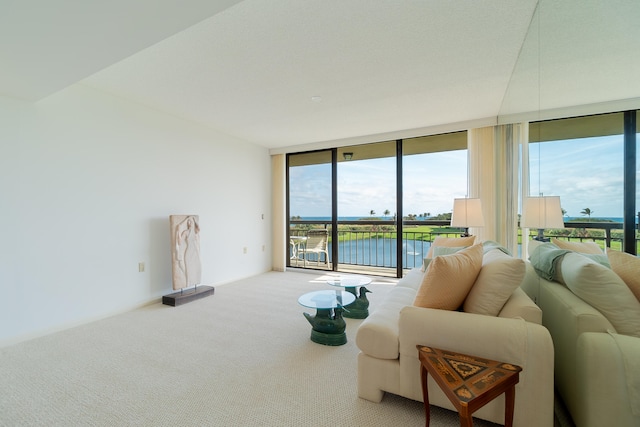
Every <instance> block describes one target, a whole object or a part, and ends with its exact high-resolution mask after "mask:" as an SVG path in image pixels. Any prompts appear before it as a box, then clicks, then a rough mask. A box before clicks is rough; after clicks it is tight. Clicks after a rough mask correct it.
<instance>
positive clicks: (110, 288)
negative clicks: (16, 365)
mask: <svg viewBox="0 0 640 427" xmlns="http://www.w3.org/2000/svg"><path fill="white" fill-rule="evenodd" d="M270 180H271V172H270V157H269V154H268V150H267V149H266V148H263V147H259V146H257V145H253V144H250V143H246V142H243V141H240V140H237V139H234V138H231V137H229V136H225V135H221V134H219V133H216V132H215V131H212V130H210V129H208V128H205V127H202V126H199V125H197V124H194V123H191V122H187V121H184V120H181V119H178V118H175V117H172V116H169V115H166V114H163V113H161V112H158V111H155V110H151V109H147V108H145V107H142V106H139V105H136V104H132V103H129V102H127V101H125V100H122V99H119V98H116V97H112V96H108V95H105V94H102V93H100V92H97V91H95V90H93V89H90V88H88V87H86V86H82V85H75V86H73V87H71V88H69V89H66V90H64V91H62V92H60V93H58V94H55V95H52V96H50V97H48V98H46V99H45V100H42V101H40V102H38V103H36V104H28V103H22V102H19V101H15V100H10V99H8V98H2V97H0V220H1V223H2V226H3V229H4V230H3V231H2V233H1V234H0V236H1V237H0V291H1V292H0V296H1V298H0V304H1V305H2V308H1V309H0V345H7V344H11V343H13V342H18V341H21V340H24V339H27V338H30V337H34V336H38V335H42V334H45V333H49V332H51V331H54V330H57V329H62V328H65V327H69V326H73V325H76V324H79V323H83V322H86V321H90V320H94V319H98V318H101V317H105V316H108V315H111V314H115V313H119V312H122V311H125V310H128V309H131V308H134V307H137V306H140V305H143V304H145V303H148V302H150V301H154V300H158V299H159V298H160V297H161V296H162V295H166V294H168V293H171V292H173V290H172V285H171V256H170V248H169V219H168V217H169V215H171V214H196V215H200V226H201V235H200V239H201V258H202V262H203V282H204V283H206V284H213V285H215V284H219V283H224V282H228V281H231V280H234V279H239V278H242V277H247V276H251V275H255V274H258V273H261V272H264V271H268V270H269V269H270V268H271V250H270V248H271V231H270V226H271V218H270V214H271V198H270V191H271V183H270ZM263 214H264V219H262V215H263ZM263 245H264V248H265V249H264V251H263ZM245 247H246V248H247V253H246V254H244V251H243V248H245ZM139 262H144V263H145V264H146V271H145V272H144V273H140V272H138V263H139ZM213 298H215V295H214V296H213ZM158 327H160V328H161V327H162V325H158Z"/></svg>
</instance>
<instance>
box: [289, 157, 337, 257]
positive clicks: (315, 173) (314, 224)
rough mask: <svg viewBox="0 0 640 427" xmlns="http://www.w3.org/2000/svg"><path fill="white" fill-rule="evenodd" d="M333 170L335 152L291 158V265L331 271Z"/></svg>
mask: <svg viewBox="0 0 640 427" xmlns="http://www.w3.org/2000/svg"><path fill="white" fill-rule="evenodd" d="M332 171H333V163H332V150H323V151H314V152H307V153H300V154H290V155H289V156H287V188H288V191H287V217H288V218H289V223H290V224H289V227H288V228H287V229H288V230H289V236H288V241H289V264H288V265H289V266H296V267H297V266H300V267H307V266H309V267H314V266H315V267H318V268H325V269H331V265H332V264H331V262H332V259H331V250H330V246H329V244H330V236H331V229H332V227H331V224H332V213H333V178H332V176H333V172H332ZM303 219H304V220H305V222H304V223H302V222H300V221H301V220H303ZM311 230H318V232H315V231H314V232H311V233H310V231H311ZM322 230H324V231H322ZM310 234H311V241H309V239H310ZM323 234H324V236H323ZM311 244H313V247H312V245H311Z"/></svg>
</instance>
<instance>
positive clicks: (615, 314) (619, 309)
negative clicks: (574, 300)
mask: <svg viewBox="0 0 640 427" xmlns="http://www.w3.org/2000/svg"><path fill="white" fill-rule="evenodd" d="M561 263H562V281H563V282H564V283H565V284H566V285H567V287H568V288H569V289H571V292H573V293H574V294H575V295H577V296H578V297H580V298H581V299H582V300H584V301H585V302H587V303H588V304H590V305H591V306H593V307H594V308H595V309H597V310H598V311H599V312H600V313H602V315H603V316H604V317H606V318H607V320H609V322H611V324H612V325H613V327H614V328H616V332H618V333H619V334H623V335H630V336H635V337H640V302H638V300H637V299H636V298H635V296H634V295H633V293H632V292H631V290H630V289H629V287H628V286H627V285H626V284H625V283H624V281H623V280H622V279H621V278H620V277H619V276H618V275H617V274H616V273H614V272H613V270H611V269H609V268H607V267H605V266H603V265H601V264H599V263H597V262H595V261H593V260H591V259H589V258H587V257H585V256H583V255H581V254H579V253H575V252H570V253H568V254H566V255H565V256H564V257H563V258H562V261H561Z"/></svg>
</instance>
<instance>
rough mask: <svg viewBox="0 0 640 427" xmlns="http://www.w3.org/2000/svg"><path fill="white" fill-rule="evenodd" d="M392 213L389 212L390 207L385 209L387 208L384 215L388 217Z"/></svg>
mask: <svg viewBox="0 0 640 427" xmlns="http://www.w3.org/2000/svg"><path fill="white" fill-rule="evenodd" d="M390 213H391V212H389V209H385V210H384V216H387V217H388V216H389V214H390Z"/></svg>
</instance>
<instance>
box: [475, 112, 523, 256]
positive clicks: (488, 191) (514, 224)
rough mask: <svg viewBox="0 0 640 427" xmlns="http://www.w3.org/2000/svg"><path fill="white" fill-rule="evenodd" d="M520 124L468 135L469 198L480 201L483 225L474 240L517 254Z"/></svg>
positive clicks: (485, 129) (494, 127) (496, 127)
mask: <svg viewBox="0 0 640 427" xmlns="http://www.w3.org/2000/svg"><path fill="white" fill-rule="evenodd" d="M522 127H523V126H522V125H520V124H508V125H500V126H493V127H486V128H479V129H471V130H470V131H469V132H468V156H469V177H468V180H469V197H478V198H480V199H481V200H482V211H483V214H484V221H485V226H484V227H481V228H480V227H479V228H474V229H473V234H475V235H476V236H478V240H480V241H485V240H493V241H496V242H498V243H500V244H501V245H503V246H505V247H506V248H508V249H509V250H510V251H511V252H512V253H513V254H514V256H517V253H518V189H519V179H518V177H519V170H518V157H519V144H520V143H521V141H522V137H523V132H522Z"/></svg>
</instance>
